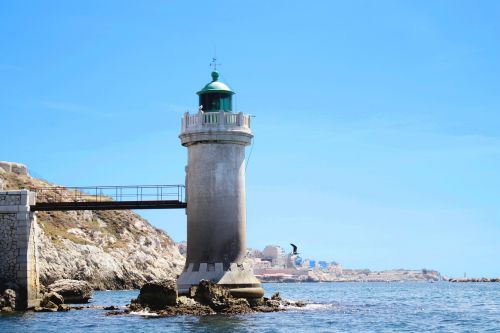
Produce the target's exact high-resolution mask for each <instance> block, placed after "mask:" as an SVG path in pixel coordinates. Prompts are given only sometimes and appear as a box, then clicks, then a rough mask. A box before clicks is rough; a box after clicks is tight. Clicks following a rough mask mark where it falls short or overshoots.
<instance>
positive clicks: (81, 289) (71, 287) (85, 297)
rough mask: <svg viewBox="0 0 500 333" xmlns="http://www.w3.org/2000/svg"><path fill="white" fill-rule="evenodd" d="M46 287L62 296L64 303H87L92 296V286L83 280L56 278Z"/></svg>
mask: <svg viewBox="0 0 500 333" xmlns="http://www.w3.org/2000/svg"><path fill="white" fill-rule="evenodd" d="M48 289H49V290H50V291H51V292H56V293H58V294H59V295H61V296H62V297H63V298H64V302H65V303H87V302H88V301H89V299H91V298H92V292H93V291H92V288H91V287H90V285H89V284H88V282H85V281H78V280H66V279H64V280H57V281H56V282H54V283H52V284H51V285H50V286H49V287H48Z"/></svg>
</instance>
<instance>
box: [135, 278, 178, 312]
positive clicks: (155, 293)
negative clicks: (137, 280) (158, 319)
mask: <svg viewBox="0 0 500 333" xmlns="http://www.w3.org/2000/svg"><path fill="white" fill-rule="evenodd" d="M137 300H138V301H139V303H140V304H141V306H143V307H149V308H150V309H153V310H159V309H163V308H165V307H167V306H173V305H176V304H177V283H176V282H175V280H156V281H151V282H147V283H146V284H145V285H144V286H142V288H141V292H140V294H139V297H138V298H137Z"/></svg>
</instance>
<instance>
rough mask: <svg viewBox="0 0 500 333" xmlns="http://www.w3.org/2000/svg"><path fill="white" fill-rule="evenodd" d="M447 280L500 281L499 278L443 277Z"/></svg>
mask: <svg viewBox="0 0 500 333" xmlns="http://www.w3.org/2000/svg"><path fill="white" fill-rule="evenodd" d="M443 281H446V282H500V277H498V278H484V277H483V278H443Z"/></svg>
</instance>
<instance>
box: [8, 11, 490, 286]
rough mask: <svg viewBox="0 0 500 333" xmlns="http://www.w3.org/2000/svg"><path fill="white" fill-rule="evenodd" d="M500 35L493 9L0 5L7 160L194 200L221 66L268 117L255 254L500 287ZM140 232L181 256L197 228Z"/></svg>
mask: <svg viewBox="0 0 500 333" xmlns="http://www.w3.org/2000/svg"><path fill="white" fill-rule="evenodd" d="M499 22H500V2H498V1H479V2H476V1H345V2H338V1H315V2H307V3H306V2H298V1H297V2H292V1H247V2H243V1H238V2H236V1H217V2H187V1H147V2H145V1H141V2H138V1H67V2H61V1H43V2H41V1H12V2H10V3H7V2H2V4H1V5H0V115H1V117H0V128H1V134H2V137H3V139H2V140H1V144H0V160H10V161H18V162H23V163H26V164H28V166H29V168H30V170H31V172H32V174H33V175H35V176H39V177H43V178H46V179H48V180H50V181H52V182H55V183H59V184H64V185H67V186H70V185H71V186H85V185H96V184H99V185H101V184H102V185H122V184H161V183H163V184H177V183H181V182H183V180H184V166H185V164H186V157H187V156H186V151H185V148H183V147H182V146H181V145H180V142H179V140H178V138H177V136H178V134H179V130H180V117H181V115H182V113H183V112H185V111H186V110H191V111H194V110H196V108H197V105H196V104H197V97H196V95H195V92H196V91H198V90H199V89H200V88H201V87H202V86H203V85H204V84H205V83H207V82H208V81H209V79H210V67H209V62H210V60H211V57H212V56H213V54H214V48H215V47H216V48H217V54H218V56H219V62H220V63H222V65H221V66H220V72H221V79H222V80H223V81H224V82H226V83H228V84H229V85H230V86H231V87H232V88H233V89H234V90H235V91H236V92H237V95H236V106H237V108H238V110H241V111H243V112H246V113H251V114H253V115H255V119H254V122H253V130H254V134H255V141H254V146H253V151H252V155H251V157H250V161H249V164H248V169H247V210H248V212H247V215H248V245H249V246H251V247H257V248H262V247H263V246H265V245H266V244H270V243H273V244H280V245H282V246H287V245H288V244H289V243H290V242H294V243H296V244H298V245H299V247H300V248H299V250H300V252H301V253H302V254H303V256H305V257H311V258H316V259H324V260H336V261H338V262H341V263H342V264H343V265H344V266H345V267H351V268H370V269H373V270H379V269H390V268H400V267H404V268H415V269H420V268H424V267H426V268H433V269H437V270H439V271H441V272H442V273H443V274H448V275H452V276H461V275H463V273H464V272H467V275H469V276H499V275H500V265H499V263H498V262H499V261H498V257H499V254H500V242H499V238H500V208H499V207H500V175H499V170H500V129H499V125H500V91H499V90H500V89H499V88H500V43H499V40H500V23H499ZM141 214H142V215H143V216H145V217H147V218H148V219H150V221H151V222H152V223H153V224H154V225H156V226H158V227H160V228H162V229H164V230H166V231H167V232H168V233H169V234H170V235H172V237H173V238H174V239H175V240H177V241H180V240H183V239H185V234H186V222H185V215H184V213H183V212H182V211H170V210H167V211H142V212H141Z"/></svg>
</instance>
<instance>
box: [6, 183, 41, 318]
mask: <svg viewBox="0 0 500 333" xmlns="http://www.w3.org/2000/svg"><path fill="white" fill-rule="evenodd" d="M35 197H36V196H35V193H34V192H30V191H28V190H17V191H1V192H0V290H4V289H14V290H15V291H16V294H17V297H16V309H18V310H25V309H29V308H32V307H35V306H37V305H38V303H39V296H40V295H39V292H40V281H39V275H38V274H39V271H38V251H37V246H36V243H37V237H36V228H37V224H36V213H35V212H31V211H30V205H34V204H35Z"/></svg>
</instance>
